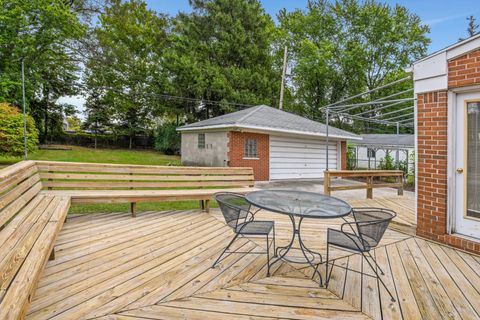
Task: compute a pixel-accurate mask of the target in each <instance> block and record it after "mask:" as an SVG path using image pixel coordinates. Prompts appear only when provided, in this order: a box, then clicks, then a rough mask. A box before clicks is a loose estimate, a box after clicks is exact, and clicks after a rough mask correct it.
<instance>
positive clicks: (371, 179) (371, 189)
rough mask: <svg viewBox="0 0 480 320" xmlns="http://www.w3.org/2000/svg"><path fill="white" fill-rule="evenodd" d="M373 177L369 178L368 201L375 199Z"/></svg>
mask: <svg viewBox="0 0 480 320" xmlns="http://www.w3.org/2000/svg"><path fill="white" fill-rule="evenodd" d="M372 184H373V177H371V176H370V177H367V199H373V186H372Z"/></svg>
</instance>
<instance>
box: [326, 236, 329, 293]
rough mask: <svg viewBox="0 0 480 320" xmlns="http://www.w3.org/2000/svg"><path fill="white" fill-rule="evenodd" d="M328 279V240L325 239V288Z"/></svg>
mask: <svg viewBox="0 0 480 320" xmlns="http://www.w3.org/2000/svg"><path fill="white" fill-rule="evenodd" d="M329 280H330V275H329V274H328V241H327V263H325V288H328V281H329Z"/></svg>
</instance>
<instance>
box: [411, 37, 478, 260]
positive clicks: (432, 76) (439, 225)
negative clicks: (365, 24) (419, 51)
mask: <svg viewBox="0 0 480 320" xmlns="http://www.w3.org/2000/svg"><path fill="white" fill-rule="evenodd" d="M413 77H414V82H415V94H416V98H417V102H416V116H417V126H416V135H417V171H416V176H417V177H416V178H417V182H416V185H417V235H419V236H421V237H425V238H428V239H431V240H434V241H437V242H441V243H445V244H448V245H452V246H455V247H457V248H460V249H463V250H467V251H470V252H475V253H480V240H479V239H480V232H478V233H475V232H474V231H473V233H472V231H470V230H475V225H476V224H477V223H478V225H479V226H480V220H479V221H476V220H475V219H471V218H469V217H463V212H461V210H462V209H459V208H464V210H467V209H466V207H468V204H466V201H465V200H464V199H463V198H462V197H461V195H462V190H463V193H466V192H467V189H466V188H467V187H464V186H465V185H466V183H465V182H463V181H464V180H462V179H467V178H466V174H467V172H465V175H464V173H463V170H466V167H467V166H468V161H472V160H471V158H462V156H461V154H462V151H463V149H459V148H466V147H465V143H466V142H464V140H462V139H466V138H465V137H466V135H463V134H462V132H463V131H464V130H466V129H465V128H463V127H462V125H461V123H460V124H459V121H460V120H459V119H460V118H459V117H464V116H463V115H462V114H461V113H462V112H464V110H465V109H464V108H465V107H464V103H467V102H468V101H473V102H472V103H476V102H475V101H476V97H477V96H478V99H479V101H480V38H479V37H478V36H475V37H472V38H470V39H467V40H465V41H463V42H461V43H459V44H456V45H454V46H451V47H449V48H446V49H445V50H443V51H440V52H437V53H435V54H434V55H432V56H429V57H426V58H424V59H422V60H420V61H417V62H416V63H415V64H414V66H413ZM464 97H465V98H464ZM471 98H473V100H470V99H471ZM465 106H466V104H465ZM466 114H467V113H466V111H465V115H466ZM462 119H463V118H462ZM463 120H464V121H466V120H465V119H463ZM465 126H467V124H466V123H465ZM462 141H463V142H464V143H462ZM465 152H466V151H465ZM459 154H460V156H459ZM464 154H466V153H464ZM460 159H461V160H462V161H464V162H460ZM460 167H462V168H460ZM463 167H465V169H464V168H463ZM457 169H458V170H457ZM470 187H471V186H470V185H469V186H468V188H470ZM458 188H463V189H458ZM479 196H480V195H479ZM462 204H465V205H464V207H462ZM467 220H468V221H467ZM470 226H472V227H470ZM469 228H470V229H469ZM478 230H480V229H478Z"/></svg>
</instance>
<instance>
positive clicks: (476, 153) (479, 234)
mask: <svg viewBox="0 0 480 320" xmlns="http://www.w3.org/2000/svg"><path fill="white" fill-rule="evenodd" d="M456 99H457V101H456V126H455V128H456V129H455V130H456V132H455V136H456V137H455V140H456V141H455V142H456V146H457V147H456V154H455V165H456V168H455V176H456V187H455V188H456V190H455V231H456V232H457V233H460V234H463V235H466V236H470V237H474V238H479V239H480V93H466V94H458V95H457V98H456Z"/></svg>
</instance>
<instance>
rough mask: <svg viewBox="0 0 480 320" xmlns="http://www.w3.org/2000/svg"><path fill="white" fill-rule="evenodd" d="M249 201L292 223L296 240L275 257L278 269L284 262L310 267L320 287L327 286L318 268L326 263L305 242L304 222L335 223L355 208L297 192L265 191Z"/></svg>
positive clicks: (258, 192) (248, 195) (325, 197)
mask: <svg viewBox="0 0 480 320" xmlns="http://www.w3.org/2000/svg"><path fill="white" fill-rule="evenodd" d="M246 200H247V201H248V202H249V203H251V204H252V205H254V206H256V207H258V208H261V209H265V210H268V211H271V212H275V213H279V214H285V215H288V216H289V217H290V220H291V222H292V230H293V233H292V238H291V240H290V243H289V244H288V245H286V246H284V247H278V248H277V250H276V252H275V255H276V256H277V259H275V260H273V261H272V262H271V263H270V266H272V265H274V264H275V263H277V262H278V261H280V260H284V261H288V262H291V263H302V264H305V263H308V264H309V265H310V266H311V267H312V268H313V269H314V274H313V276H315V273H317V274H318V275H319V277H320V286H323V279H322V275H321V274H320V272H319V271H318V268H317V266H318V265H319V264H321V263H324V261H323V257H322V255H321V254H320V253H319V252H315V251H313V250H311V249H309V248H308V247H307V246H306V245H305V243H304V242H303V240H302V235H301V226H302V221H303V219H304V218H309V219H310V218H311V219H335V218H344V217H345V216H347V215H349V214H350V213H351V212H352V207H351V206H350V205H349V204H348V203H346V202H345V201H343V200H340V199H338V198H334V197H329V196H326V195H323V194H320V193H314V192H306V191H294V190H261V191H253V192H250V193H249V194H247V196H246ZM296 238H298V244H299V245H298V247H294V242H295V239H296ZM292 250H293V251H295V250H296V251H300V252H301V255H300V256H299V257H298V256H297V257H288V256H287V254H288V253H289V252H290V251H292Z"/></svg>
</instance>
